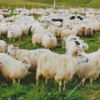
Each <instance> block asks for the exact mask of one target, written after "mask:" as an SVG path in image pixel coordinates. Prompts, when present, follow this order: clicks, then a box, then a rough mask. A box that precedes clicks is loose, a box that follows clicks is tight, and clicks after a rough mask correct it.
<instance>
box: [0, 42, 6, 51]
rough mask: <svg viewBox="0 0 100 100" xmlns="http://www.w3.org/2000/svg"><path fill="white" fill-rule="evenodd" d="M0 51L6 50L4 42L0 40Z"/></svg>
mask: <svg viewBox="0 0 100 100" xmlns="http://www.w3.org/2000/svg"><path fill="white" fill-rule="evenodd" d="M0 52H6V42H5V41H3V40H0Z"/></svg>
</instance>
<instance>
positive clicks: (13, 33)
mask: <svg viewBox="0 0 100 100" xmlns="http://www.w3.org/2000/svg"><path fill="white" fill-rule="evenodd" d="M21 36H22V29H21V28H20V27H19V26H17V25H16V26H14V27H12V28H10V30H9V31H8V34H7V37H8V38H10V40H11V38H13V41H15V38H19V40H20V38H21Z"/></svg>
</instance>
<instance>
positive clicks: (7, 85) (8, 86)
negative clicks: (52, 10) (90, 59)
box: [0, 0, 100, 100]
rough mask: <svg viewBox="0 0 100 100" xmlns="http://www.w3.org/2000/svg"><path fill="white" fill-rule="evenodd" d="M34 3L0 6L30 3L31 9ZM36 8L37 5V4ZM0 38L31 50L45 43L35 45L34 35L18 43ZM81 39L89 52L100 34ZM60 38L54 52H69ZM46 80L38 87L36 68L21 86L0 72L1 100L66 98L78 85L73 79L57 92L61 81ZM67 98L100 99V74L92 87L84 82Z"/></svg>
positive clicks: (11, 1) (8, 1)
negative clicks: (33, 43)
mask: <svg viewBox="0 0 100 100" xmlns="http://www.w3.org/2000/svg"><path fill="white" fill-rule="evenodd" d="M27 1H28V2H27ZM58 1H59V0H58ZM68 1H69V0H68ZM71 1H72V0H70V2H71ZM76 1H78V0H76ZM83 1H85V0H83ZM87 1H91V2H89V3H87V4H88V6H89V5H90V4H91V5H92V3H94V4H96V2H95V1H97V2H99V0H94V1H93V0H87ZM40 3H41V2H40ZM35 4H36V3H31V0H25V1H24V2H23V0H17V1H16V0H3V1H0V7H3V6H4V7H5V8H8V6H9V5H11V7H12V8H13V9H14V8H15V6H16V5H18V6H24V5H27V8H31V7H30V6H33V5H35ZM50 4H51V3H50ZM57 4H60V3H57ZM69 4H71V3H69ZM99 4H100V2H99ZM40 5H42V4H40ZM47 5H48V3H47ZM60 5H62V4H60ZM97 5H98V4H97ZM42 6H44V5H42ZM95 6H96V5H95ZM35 7H38V6H37V5H35ZM83 7H84V6H83ZM89 7H93V6H89ZM96 7H97V8H98V7H100V5H98V6H96ZM12 15H13V14H11V15H10V16H12ZM38 17H39V16H34V18H35V19H38ZM0 39H1V40H4V41H6V43H7V44H19V47H20V48H23V49H28V50H31V49H37V48H43V47H42V45H36V46H33V45H32V41H31V39H32V36H28V37H26V36H23V37H22V38H21V40H20V41H18V40H16V42H13V41H10V40H9V39H7V38H6V36H1V38H0ZM81 39H82V40H84V41H85V42H86V43H87V44H88V45H89V50H87V51H86V52H87V53H91V52H95V51H97V50H98V49H99V48H100V33H94V36H93V37H84V36H82V37H81ZM57 40H58V45H57V47H56V48H54V49H53V50H52V51H53V52H56V53H59V54H64V53H65V52H66V51H65V50H63V49H62V44H61V39H60V37H58V38H57ZM44 80H45V79H44V78H43V77H41V80H40V82H39V86H36V84H35V83H36V80H35V71H34V72H32V71H29V73H28V75H27V76H26V77H25V78H24V79H22V80H21V85H19V84H18V83H17V80H16V83H15V84H14V85H13V84H12V82H11V81H8V82H7V81H6V79H5V78H3V77H2V75H0V100H64V97H66V96H67V95H68V94H69V93H70V92H71V91H72V90H73V88H74V87H75V86H76V85H77V84H75V82H74V81H72V82H68V83H67V84H66V87H67V89H66V90H65V91H62V92H60V91H58V83H56V82H55V81H54V80H50V81H49V82H48V84H47V85H45V84H44ZM79 82H80V81H79ZM87 84H89V80H87ZM68 100H100V77H99V78H98V79H97V80H96V81H93V85H92V86H82V85H81V86H80V87H79V88H77V90H76V91H74V93H72V94H71V95H70V97H69V98H68Z"/></svg>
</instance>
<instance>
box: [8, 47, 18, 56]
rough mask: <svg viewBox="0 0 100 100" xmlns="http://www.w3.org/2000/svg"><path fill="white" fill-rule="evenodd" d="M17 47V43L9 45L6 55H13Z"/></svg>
mask: <svg viewBox="0 0 100 100" xmlns="http://www.w3.org/2000/svg"><path fill="white" fill-rule="evenodd" d="M18 49H19V47H18V45H9V46H8V51H7V54H8V55H15V54H16V50H18Z"/></svg>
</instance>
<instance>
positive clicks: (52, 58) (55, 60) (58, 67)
mask: <svg viewBox="0 0 100 100" xmlns="http://www.w3.org/2000/svg"><path fill="white" fill-rule="evenodd" d="M87 61H88V58H86V57H85V56H83V55H81V54H80V53H79V52H78V51H77V50H75V51H74V52H72V54H67V55H66V54H63V55H60V54H56V53H45V54H43V55H41V56H40V58H39V60H38V67H37V73H36V84H37V85H38V82H39V77H40V76H41V75H43V76H44V77H45V78H46V81H45V83H46V84H47V81H48V79H53V78H54V79H55V81H56V82H58V83H59V90H60V91H61V87H62V80H63V79H64V88H63V90H65V87H66V82H67V81H68V80H71V79H72V77H73V75H74V74H75V73H76V70H77V69H78V66H79V63H82V62H87Z"/></svg>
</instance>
